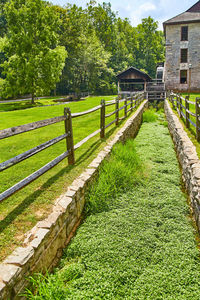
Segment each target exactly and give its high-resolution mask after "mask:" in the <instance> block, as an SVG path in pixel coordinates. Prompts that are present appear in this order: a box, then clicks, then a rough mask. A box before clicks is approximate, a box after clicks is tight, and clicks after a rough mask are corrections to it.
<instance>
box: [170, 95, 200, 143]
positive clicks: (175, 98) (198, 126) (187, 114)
mask: <svg viewBox="0 0 200 300" xmlns="http://www.w3.org/2000/svg"><path fill="white" fill-rule="evenodd" d="M168 99H169V100H170V102H171V103H172V107H173V109H174V110H177V112H178V115H179V117H180V119H183V120H185V125H186V127H187V128H190V125H192V126H193V127H195V130H196V139H197V141H198V142H200V98H198V97H197V98H196V99H195V102H193V101H190V97H189V96H185V98H183V97H182V96H181V95H180V94H175V93H173V92H168ZM183 103H185V105H183ZM190 105H193V107H194V106H195V108H194V110H195V113H194V112H192V111H191V110H190V109H191V107H190ZM191 116H192V117H193V118H195V120H194V121H193V120H191Z"/></svg>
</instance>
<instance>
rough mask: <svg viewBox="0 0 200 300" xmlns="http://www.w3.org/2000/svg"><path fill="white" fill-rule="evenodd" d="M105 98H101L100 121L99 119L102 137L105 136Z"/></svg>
mask: <svg viewBox="0 0 200 300" xmlns="http://www.w3.org/2000/svg"><path fill="white" fill-rule="evenodd" d="M105 110H106V106H105V100H101V121H100V129H101V132H100V137H101V139H103V138H104V137H105Z"/></svg>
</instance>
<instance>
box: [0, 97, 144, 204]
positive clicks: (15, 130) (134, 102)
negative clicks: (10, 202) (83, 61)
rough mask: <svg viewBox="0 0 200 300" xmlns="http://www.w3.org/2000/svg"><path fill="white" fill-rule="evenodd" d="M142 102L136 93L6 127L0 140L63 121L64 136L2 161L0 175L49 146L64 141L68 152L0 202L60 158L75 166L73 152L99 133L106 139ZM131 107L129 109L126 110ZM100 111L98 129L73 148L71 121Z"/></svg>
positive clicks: (25, 181)
mask: <svg viewBox="0 0 200 300" xmlns="http://www.w3.org/2000/svg"><path fill="white" fill-rule="evenodd" d="M143 100H144V93H138V94H136V95H135V96H134V97H133V96H132V97H125V98H124V99H122V100H120V99H118V98H116V99H115V100H111V101H105V100H102V101H101V104H100V105H98V106H96V107H94V108H92V109H90V110H87V111H83V112H80V113H73V114H72V113H71V110H70V108H68V107H66V108H64V114H63V116H58V117H54V118H51V119H46V120H41V121H37V122H33V123H29V124H25V125H21V126H16V127H12V128H7V129H3V130H0V140H1V139H6V138H9V137H12V136H14V135H18V134H22V133H25V132H28V131H31V130H36V129H38V128H41V127H44V126H49V125H52V124H55V123H59V122H64V128H65V133H64V134H62V135H60V136H58V137H56V138H54V139H52V140H49V141H47V142H45V143H43V144H41V145H38V146H36V147H34V148H32V149H30V150H28V151H26V152H24V153H22V154H19V155H17V156H15V157H13V158H11V159H9V160H7V161H4V162H2V163H0V172H2V171H4V170H6V169H8V168H11V167H12V166H14V165H16V164H18V163H20V162H21V161H23V160H25V159H28V158H29V157H31V156H33V155H35V154H37V153H39V152H41V151H43V150H45V149H47V148H49V147H51V146H52V145H55V144H56V143H58V142H60V141H62V140H64V139H66V145H67V149H66V151H65V152H64V153H62V154H60V155H59V156H58V157H56V158H55V159H54V160H52V161H50V162H49V163H47V164H46V165H45V166H43V167H42V168H40V169H38V170H37V171H35V172H34V173H32V174H31V175H29V176H28V177H26V178H24V179H23V180H21V181H20V182H18V183H16V184H15V185H13V186H12V187H10V188H9V189H7V190H6V191H4V192H3V193H1V194H0V202H1V201H3V200H4V199H6V198H8V197H9V196H11V195H13V194H14V193H16V192H17V191H19V190H20V189H22V188H24V187H25V186H27V185H28V184H30V183H31V182H32V181H34V180H36V179H37V178H38V177H40V176H41V175H43V174H44V173H46V172H47V171H48V170H50V169H51V168H53V167H54V166H56V165H57V164H58V163H60V162H61V161H62V160H63V159H65V158H66V157H67V158H68V164H69V165H73V164H74V163H75V151H76V150H77V149H78V148H80V147H81V146H82V145H83V144H85V143H86V142H87V141H88V140H90V139H91V138H92V137H94V136H96V135H97V134H99V133H100V138H104V137H105V131H106V129H107V128H108V127H110V126H111V125H113V124H115V125H116V126H117V125H118V124H119V121H120V120H122V119H125V118H127V115H128V112H130V111H133V109H134V108H136V107H137V106H138V105H139V104H140V103H141V102H142V101H143ZM120 103H124V105H123V106H122V107H120ZM108 106H115V109H114V111H113V112H111V113H109V114H106V107H108ZM129 106H130V108H129ZM98 110H100V128H99V129H98V130H96V131H94V132H93V133H91V134H90V135H88V136H87V137H85V138H84V139H83V140H81V141H80V142H78V143H77V144H76V145H74V139H73V124H72V120H73V119H74V118H79V117H82V116H85V115H88V114H91V113H93V112H96V111H98ZM121 110H124V116H123V117H122V118H119V112H120V111H121ZM113 115H115V119H114V120H113V121H111V122H110V123H109V124H107V125H106V122H105V120H106V118H109V117H111V116H113Z"/></svg>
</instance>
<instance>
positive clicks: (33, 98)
mask: <svg viewBox="0 0 200 300" xmlns="http://www.w3.org/2000/svg"><path fill="white" fill-rule="evenodd" d="M34 100H35V96H34V93H33V94H31V104H35V102H34Z"/></svg>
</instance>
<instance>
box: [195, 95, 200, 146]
mask: <svg viewBox="0 0 200 300" xmlns="http://www.w3.org/2000/svg"><path fill="white" fill-rule="evenodd" d="M199 105H200V98H196V102H195V107H196V139H197V141H198V142H200V120H199V118H200V107H199Z"/></svg>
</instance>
